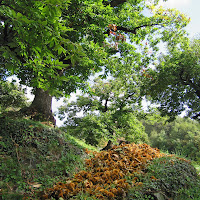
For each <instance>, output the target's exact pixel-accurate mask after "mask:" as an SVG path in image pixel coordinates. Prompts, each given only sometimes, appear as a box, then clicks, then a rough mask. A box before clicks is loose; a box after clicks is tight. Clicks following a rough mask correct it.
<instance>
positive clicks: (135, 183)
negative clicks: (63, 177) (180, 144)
mask: <svg viewBox="0 0 200 200" xmlns="http://www.w3.org/2000/svg"><path fill="white" fill-rule="evenodd" d="M194 185H195V187H194ZM199 189H200V182H199V179H198V177H197V173H196V170H195V168H194V167H193V166H192V165H190V163H189V161H187V160H185V159H182V158H177V157H175V156H172V155H171V156H167V155H165V154H163V153H160V151H159V150H158V149H154V148H151V147H150V146H149V145H147V144H138V145H136V144H134V143H132V144H122V145H119V146H114V147H113V148H112V149H110V150H108V151H102V152H93V157H92V158H91V159H87V160H86V170H84V171H80V172H78V173H77V174H75V176H74V177H73V178H72V179H71V178H70V179H68V180H67V181H66V182H65V183H62V182H58V183H57V184H55V185H54V186H53V187H52V188H49V189H47V190H45V191H44V194H43V195H42V196H41V199H87V200H90V199H105V200H107V199H113V200H116V199H118V200H122V199H130V200H131V199H141V200H142V199H157V197H158V195H159V196H161V195H162V196H163V198H164V199H170V198H173V199H176V198H177V199H178V198H179V197H180V196H183V195H185V199H186V197H188V199H190V198H193V199H195V198H197V199H198V198H200V193H199Z"/></svg>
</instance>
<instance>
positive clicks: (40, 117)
mask: <svg viewBox="0 0 200 200" xmlns="http://www.w3.org/2000/svg"><path fill="white" fill-rule="evenodd" d="M34 94H35V97H34V100H33V102H32V104H31V105H30V107H28V108H26V109H25V110H24V111H23V112H25V113H26V114H27V115H28V116H31V119H33V120H36V121H50V122H52V123H53V125H56V120H55V118H54V116H53V114H52V96H51V95H50V94H49V92H48V91H44V90H42V89H40V88H36V90H35V92H34Z"/></svg>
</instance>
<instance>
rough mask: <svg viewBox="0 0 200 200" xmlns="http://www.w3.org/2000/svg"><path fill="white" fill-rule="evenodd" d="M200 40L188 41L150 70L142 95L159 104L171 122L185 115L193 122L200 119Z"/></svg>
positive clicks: (162, 57) (169, 49)
mask: <svg viewBox="0 0 200 200" xmlns="http://www.w3.org/2000/svg"><path fill="white" fill-rule="evenodd" d="M199 59H200V40H199V39H194V40H192V41H189V39H188V38H184V40H183V41H182V42H181V43H180V44H179V45H177V46H176V47H174V48H171V47H169V48H168V53H167V54H162V55H161V56H160V57H159V60H158V63H157V64H156V65H155V68H151V69H149V70H148V75H149V76H150V77H151V78H145V81H146V82H145V81H144V82H143V91H144V93H145V94H147V95H150V96H151V97H152V98H153V102H156V103H158V106H159V110H160V111H161V113H162V114H163V115H169V116H170V117H171V119H174V117H175V116H176V115H178V114H181V112H182V111H186V115H187V116H189V117H191V118H193V119H197V120H199V119H200V106H199V105H200V63H199Z"/></svg>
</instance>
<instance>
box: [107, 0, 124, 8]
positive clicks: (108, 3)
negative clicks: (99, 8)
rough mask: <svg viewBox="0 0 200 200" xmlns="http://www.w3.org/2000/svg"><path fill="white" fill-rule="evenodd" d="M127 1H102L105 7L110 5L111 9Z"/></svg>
mask: <svg viewBox="0 0 200 200" xmlns="http://www.w3.org/2000/svg"><path fill="white" fill-rule="evenodd" d="M126 1H127V0H113V1H103V3H104V4H105V5H110V6H111V7H117V6H119V5H121V4H123V3H125V2H126Z"/></svg>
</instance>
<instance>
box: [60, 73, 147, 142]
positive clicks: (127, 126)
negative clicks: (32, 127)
mask: <svg viewBox="0 0 200 200" xmlns="http://www.w3.org/2000/svg"><path fill="white" fill-rule="evenodd" d="M134 81H135V80H134V79H133V76H132V77H131V78H129V79H126V80H121V79H119V78H118V79H111V80H107V81H102V80H101V79H96V80H95V81H94V83H93V85H92V86H90V91H88V92H87V93H85V94H83V95H79V96H77V99H76V100H75V101H72V102H69V101H67V102H66V104H64V105H63V106H61V107H60V108H59V116H60V118H61V119H62V118H64V117H66V118H65V125H64V127H63V130H65V131H67V132H68V133H69V134H72V135H74V136H76V137H79V138H82V139H85V141H86V142H87V143H90V144H92V145H98V143H99V142H100V141H101V140H102V139H104V140H105V139H111V140H116V139H118V138H120V137H123V138H125V139H126V140H128V141H130V142H135V143H139V142H147V141H148V138H147V135H146V133H145V132H144V127H143V125H142V123H141V122H140V121H139V120H138V119H137V117H136V113H137V111H138V110H139V109H140V107H141V106H140V102H141V98H140V96H139V92H140V91H139V89H138V86H137V85H136V84H132V85H129V83H131V82H132V83H133V82H134Z"/></svg>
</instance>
